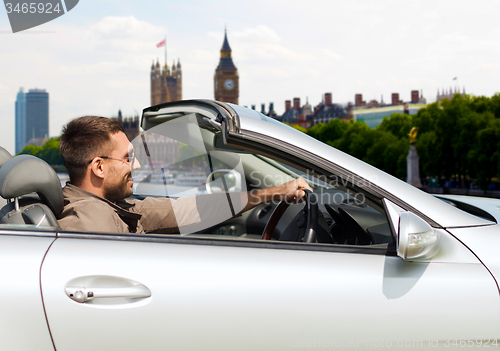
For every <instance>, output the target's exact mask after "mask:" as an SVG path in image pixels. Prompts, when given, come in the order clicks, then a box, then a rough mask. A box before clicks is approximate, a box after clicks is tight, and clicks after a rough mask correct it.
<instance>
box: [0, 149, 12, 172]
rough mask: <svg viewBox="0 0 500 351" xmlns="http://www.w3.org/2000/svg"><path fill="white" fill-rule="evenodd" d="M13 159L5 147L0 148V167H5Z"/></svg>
mask: <svg viewBox="0 0 500 351" xmlns="http://www.w3.org/2000/svg"><path fill="white" fill-rule="evenodd" d="M11 158H12V155H11V154H10V152H8V151H7V150H5V149H4V148H3V147H1V146H0V167H2V166H3V165H4V163H5V162H7V161H8V160H10V159H11Z"/></svg>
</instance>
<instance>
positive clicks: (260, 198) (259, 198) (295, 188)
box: [243, 178, 312, 212]
mask: <svg viewBox="0 0 500 351" xmlns="http://www.w3.org/2000/svg"><path fill="white" fill-rule="evenodd" d="M306 189H307V190H311V191H312V189H311V187H310V186H309V185H308V184H307V183H306V181H305V180H304V179H302V178H298V179H295V180H291V181H289V182H286V183H284V184H281V185H278V186H273V187H271V188H266V189H260V190H252V191H250V192H249V193H248V202H247V204H246V206H245V208H244V209H243V212H244V211H247V210H249V209H251V208H254V207H255V206H257V205H259V204H261V203H263V202H269V201H286V202H287V203H292V204H295V203H299V202H302V200H303V198H304V195H305V192H304V190H306Z"/></svg>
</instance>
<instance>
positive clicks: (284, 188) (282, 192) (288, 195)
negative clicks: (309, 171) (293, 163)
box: [269, 178, 312, 203]
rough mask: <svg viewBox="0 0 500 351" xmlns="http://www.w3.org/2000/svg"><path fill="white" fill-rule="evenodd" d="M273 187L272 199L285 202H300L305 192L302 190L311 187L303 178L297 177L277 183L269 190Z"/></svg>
mask: <svg viewBox="0 0 500 351" xmlns="http://www.w3.org/2000/svg"><path fill="white" fill-rule="evenodd" d="M271 189H275V190H274V191H275V193H274V195H273V200H274V201H285V202H287V203H299V202H302V200H303V198H304V195H305V194H306V193H305V192H304V190H306V189H307V190H311V191H312V189H311V187H310V186H309V185H308V184H307V183H306V181H305V180H304V179H303V178H298V179H295V180H292V181H289V182H287V183H284V184H281V185H278V186H276V187H273V188H269V190H271Z"/></svg>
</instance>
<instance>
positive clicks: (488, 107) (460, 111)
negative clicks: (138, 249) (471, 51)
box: [305, 94, 500, 189]
mask: <svg viewBox="0 0 500 351" xmlns="http://www.w3.org/2000/svg"><path fill="white" fill-rule="evenodd" d="M413 127H418V128H419V131H418V136H417V141H416V143H415V147H416V148H417V152H418V155H419V157H420V170H421V171H420V173H421V175H422V176H423V177H426V176H431V177H445V178H447V179H451V178H452V177H454V178H456V179H458V180H460V181H462V182H464V181H465V180H467V179H476V180H477V182H478V184H480V186H481V188H482V189H486V188H487V187H488V184H489V183H490V182H491V181H492V179H493V178H495V177H500V94H497V95H494V96H492V97H491V98H488V97H484V96H479V97H470V96H467V95H466V96H461V95H458V94H457V95H455V96H454V97H453V99H451V100H444V101H442V102H441V104H439V103H437V102H436V103H433V104H429V105H427V106H426V107H425V108H422V109H420V110H419V111H418V112H417V114H415V115H413V116H409V115H406V114H401V113H395V114H392V115H391V117H390V118H387V117H386V118H384V120H383V121H382V123H381V124H380V125H379V126H378V127H377V128H375V129H370V128H368V126H367V125H366V124H365V123H363V122H359V121H358V122H354V121H350V122H347V121H343V120H340V119H334V120H331V121H330V122H328V123H327V124H323V123H319V124H317V125H315V126H313V127H311V128H309V129H307V130H306V131H305V133H307V134H308V135H310V136H312V137H314V138H316V139H318V140H320V141H322V142H325V143H327V144H329V145H331V146H333V147H335V148H337V149H340V150H342V151H344V152H346V153H348V154H350V155H352V156H354V157H357V158H359V159H361V160H363V161H365V162H368V163H369V164H371V165H373V166H375V167H378V168H380V169H382V170H384V171H386V172H388V173H390V174H392V175H394V176H396V177H398V178H402V179H404V178H406V156H407V155H408V150H409V147H410V141H409V137H408V133H409V132H410V130H411V128H413Z"/></svg>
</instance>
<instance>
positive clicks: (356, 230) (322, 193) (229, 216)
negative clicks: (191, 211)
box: [133, 114, 393, 245]
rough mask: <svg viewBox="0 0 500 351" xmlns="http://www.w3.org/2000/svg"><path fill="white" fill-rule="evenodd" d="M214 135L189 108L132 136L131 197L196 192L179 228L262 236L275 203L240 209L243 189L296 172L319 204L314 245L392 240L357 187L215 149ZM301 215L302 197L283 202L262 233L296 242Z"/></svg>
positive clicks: (381, 216)
mask: <svg viewBox="0 0 500 351" xmlns="http://www.w3.org/2000/svg"><path fill="white" fill-rule="evenodd" d="M218 133H219V132H218V131H217V130H216V129H215V128H211V127H210V125H205V124H204V123H203V120H200V119H199V118H197V116H196V115H194V114H193V115H189V116H184V117H180V118H177V119H174V120H172V121H169V122H167V123H163V124H160V125H158V126H156V127H154V128H151V129H150V130H148V131H147V132H146V133H144V134H143V135H141V136H140V137H138V138H137V139H136V140H134V141H133V144H134V148H135V150H136V152H135V154H136V157H137V158H138V160H139V163H140V167H138V168H137V169H135V170H134V173H133V177H134V193H135V195H136V196H154V197H169V198H173V199H183V198H189V197H193V196H194V197H195V198H196V203H197V209H198V215H199V217H200V223H199V225H197V226H192V225H190V226H185V227H180V228H179V229H180V233H181V234H182V235H188V236H203V237H211V238H231V239H243V240H245V239H252V240H261V239H262V238H263V232H264V230H265V229H266V226H267V224H268V222H269V221H270V220H271V219H272V218H273V220H274V217H276V215H274V217H273V215H272V214H273V212H274V210H275V209H276V206H277V205H278V204H277V203H266V204H260V205H258V206H256V207H255V208H252V209H251V210H249V211H246V212H245V213H241V211H242V209H243V208H245V206H247V205H248V204H249V201H251V198H250V197H248V196H246V194H247V191H251V190H254V189H264V188H268V187H272V186H276V185H280V184H283V183H285V182H287V181H290V180H293V179H296V178H298V177H302V178H304V179H305V180H306V181H307V182H308V184H309V185H310V186H311V187H312V188H313V190H314V193H315V199H316V200H314V201H316V202H317V204H316V205H317V206H318V209H319V215H318V227H317V233H318V237H317V239H316V241H317V242H318V243H323V244H334V245H335V244H336V245H378V244H388V243H391V242H392V241H393V237H392V233H391V230H390V227H389V224H388V221H387V216H386V215H385V212H384V209H383V206H382V205H381V203H378V202H377V201H373V199H371V200H370V199H367V198H366V196H365V193H364V192H363V191H360V189H357V190H358V191H356V189H354V187H350V186H349V184H348V183H344V182H341V181H340V180H339V179H340V178H338V177H332V176H322V175H320V174H318V173H317V172H312V171H309V170H308V169H307V168H304V167H302V166H300V164H298V165H292V164H289V163H283V162H280V161H278V160H274V159H271V158H269V157H264V156H261V155H257V154H252V153H249V152H243V151H241V150H231V148H229V147H227V148H226V147H224V146H222V147H221V146H220V144H221V143H220V138H218V137H219V136H220V135H219V134H218ZM353 189H354V190H353ZM204 199H208V200H206V201H205V200H204ZM250 207H252V206H250ZM307 215H308V213H307V210H306V209H305V204H304V203H302V204H294V205H290V206H289V208H288V209H287V210H286V212H285V213H283V214H282V215H281V219H280V218H278V219H279V220H278V221H277V224H276V226H275V228H273V232H272V233H271V234H270V237H269V239H270V240H271V241H294V242H303V241H304V239H303V238H304V231H305V224H304V222H305V221H307ZM176 217H178V218H180V217H182V215H179V216H177V213H176Z"/></svg>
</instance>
